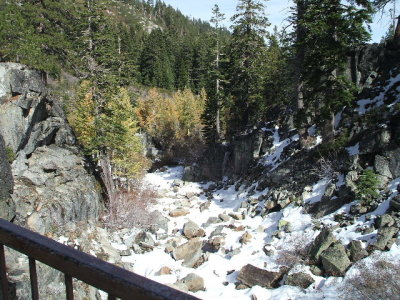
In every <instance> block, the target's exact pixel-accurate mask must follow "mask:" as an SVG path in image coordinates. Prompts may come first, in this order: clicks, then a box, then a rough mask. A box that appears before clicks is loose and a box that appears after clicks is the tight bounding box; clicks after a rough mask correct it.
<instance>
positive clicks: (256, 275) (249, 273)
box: [237, 264, 287, 289]
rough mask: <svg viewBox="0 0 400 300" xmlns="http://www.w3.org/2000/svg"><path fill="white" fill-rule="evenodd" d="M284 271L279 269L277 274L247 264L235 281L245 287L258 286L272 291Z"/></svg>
mask: <svg viewBox="0 0 400 300" xmlns="http://www.w3.org/2000/svg"><path fill="white" fill-rule="evenodd" d="M286 271H287V270H286V269H285V268H281V270H280V271H279V272H272V271H268V270H264V269H260V268H257V267H255V266H253V265H250V264H248V265H245V266H244V267H243V268H242V269H241V270H240V272H239V275H238V277H237V280H238V282H239V283H240V284H243V285H245V286H247V287H253V286H255V285H258V286H261V287H265V288H268V289H272V288H276V287H277V286H278V283H279V281H280V280H281V278H282V277H283V275H284V274H285V273H286Z"/></svg>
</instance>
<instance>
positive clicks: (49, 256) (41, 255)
mask: <svg viewBox="0 0 400 300" xmlns="http://www.w3.org/2000/svg"><path fill="white" fill-rule="evenodd" d="M4 246H6V247H10V248H12V249H14V250H16V251H18V252H20V253H23V254H25V255H27V256H28V258H29V273H30V281H31V294H32V299H33V300H37V299H40V296H39V289H38V277H37V273H36V261H40V262H42V263H44V264H46V265H48V266H50V267H52V268H54V269H57V270H59V271H61V272H62V273H64V275H65V287H66V299H67V300H73V299H74V295H73V283H72V278H76V279H78V280H81V281H83V282H85V283H87V284H89V285H91V286H93V287H95V288H97V289H99V290H102V291H104V292H106V293H108V299H109V300H114V299H117V298H119V299H123V300H130V299H135V300H136V299H138V300H141V299H143V300H145V299H151V300H152V299H170V300H178V299H187V300H195V299H198V298H196V297H194V296H191V295H189V294H186V293H184V292H181V291H178V290H175V289H173V288H171V287H168V286H166V285H163V284H161V283H158V282H155V281H153V280H150V279H147V278H145V277H143V276H140V275H138V274H135V273H132V272H129V271H127V270H125V269H122V268H120V267H117V266H115V265H112V264H110V263H107V262H105V261H102V260H100V259H98V258H96V257H94V256H91V255H89V254H86V253H83V252H80V251H78V250H75V249H74V248H71V247H69V246H66V245H63V244H61V243H58V242H56V241H54V240H52V239H49V238H47V237H45V236H42V235H40V234H37V233H35V232H32V231H30V230H27V229H25V228H23V227H20V226H17V225H15V224H12V223H10V222H7V221H5V220H3V219H0V280H1V286H0V290H1V291H2V294H3V299H4V300H11V299H10V298H9V294H8V279H7V272H6V261H5V253H4Z"/></svg>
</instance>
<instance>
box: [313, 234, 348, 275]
mask: <svg viewBox="0 0 400 300" xmlns="http://www.w3.org/2000/svg"><path fill="white" fill-rule="evenodd" d="M320 257H321V261H322V265H323V268H324V270H325V272H326V273H327V274H329V275H332V276H343V275H344V273H345V272H346V270H347V269H348V268H349V267H350V265H351V261H350V260H349V258H348V256H347V254H346V249H345V248H344V246H343V245H342V244H340V243H339V242H337V243H335V244H333V245H332V246H330V247H329V248H328V249H326V250H325V251H323V252H322V253H321V254H320Z"/></svg>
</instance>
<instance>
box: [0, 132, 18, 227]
mask: <svg viewBox="0 0 400 300" xmlns="http://www.w3.org/2000/svg"><path fill="white" fill-rule="evenodd" d="M13 189H14V181H13V177H12V173H11V167H10V164H9V162H8V157H7V151H6V147H5V143H4V140H3V137H2V136H1V135H0V218H3V219H6V220H11V219H12V218H13V217H14V215H15V206H14V202H13V201H12V199H11V197H10V194H12V192H13Z"/></svg>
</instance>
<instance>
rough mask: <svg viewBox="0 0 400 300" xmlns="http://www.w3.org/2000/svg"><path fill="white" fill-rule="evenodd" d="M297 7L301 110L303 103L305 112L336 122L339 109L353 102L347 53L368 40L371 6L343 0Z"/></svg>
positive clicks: (301, 1)
mask: <svg viewBox="0 0 400 300" xmlns="http://www.w3.org/2000/svg"><path fill="white" fill-rule="evenodd" d="M296 4H297V7H298V9H297V15H296V23H297V27H296V28H297V40H296V49H297V58H298V59H299V60H300V63H301V65H302V66H301V65H298V66H297V71H298V72H297V76H299V78H300V80H299V85H298V97H297V98H298V101H297V102H298V108H299V109H302V107H301V106H302V105H303V104H302V102H303V101H304V106H305V110H306V111H308V112H311V113H312V114H317V115H318V116H319V117H320V118H322V119H333V114H334V113H335V112H336V111H337V110H338V109H339V108H341V107H343V106H345V105H349V104H351V102H352V101H353V99H354V92H355V88H354V85H353V84H352V83H351V82H350V81H349V80H348V79H347V78H346V77H345V76H344V70H345V66H346V62H347V54H348V53H349V52H350V51H351V50H352V49H354V47H355V46H357V45H360V44H361V43H363V42H365V41H367V40H368V39H369V33H368V31H367V29H366V28H365V23H368V22H370V17H371V13H372V10H371V6H370V4H369V2H367V1H356V3H354V4H351V3H348V4H344V3H342V2H341V1H340V0H334V1H332V0H322V1H319V0H318V1H317V0H298V1H297V2H296ZM356 5H358V6H356ZM300 66H301V69H302V70H301V69H300ZM303 99H304V100H303ZM302 122H303V123H304V119H303V120H302ZM331 132H332V130H331Z"/></svg>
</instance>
